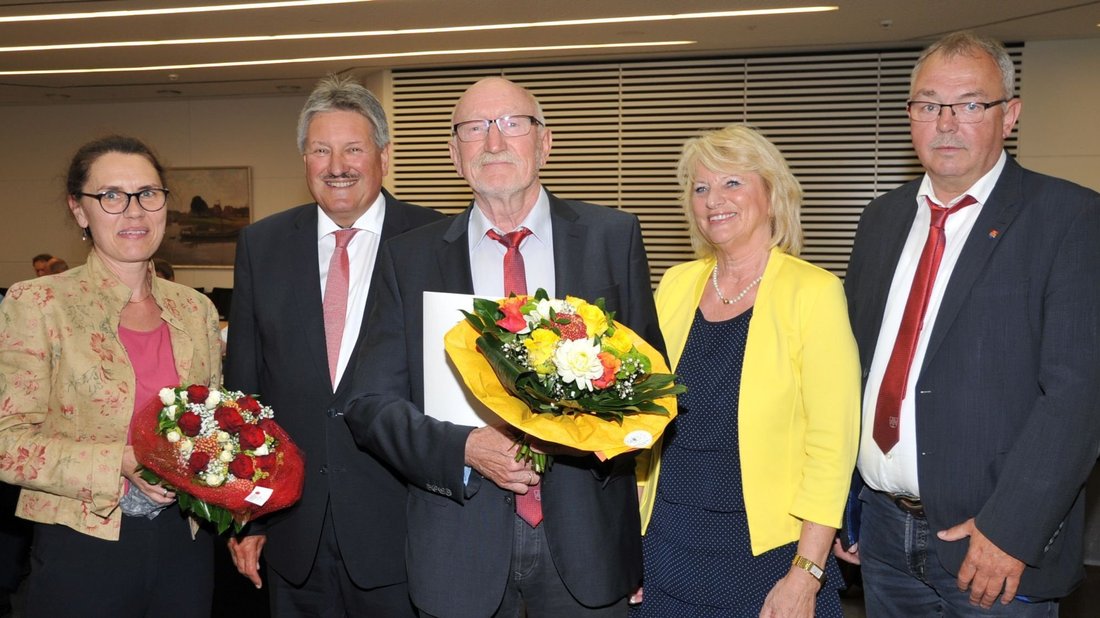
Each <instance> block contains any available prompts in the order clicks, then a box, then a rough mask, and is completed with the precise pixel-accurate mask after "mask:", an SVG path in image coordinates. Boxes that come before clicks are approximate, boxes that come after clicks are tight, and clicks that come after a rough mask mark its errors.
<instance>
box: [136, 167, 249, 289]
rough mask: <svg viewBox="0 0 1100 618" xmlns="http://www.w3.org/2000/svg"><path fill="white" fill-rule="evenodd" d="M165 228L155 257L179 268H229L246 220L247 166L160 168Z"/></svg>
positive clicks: (247, 196) (247, 221) (247, 213)
mask: <svg viewBox="0 0 1100 618" xmlns="http://www.w3.org/2000/svg"><path fill="white" fill-rule="evenodd" d="M165 185H166V186H167V187H168V191H169V197H168V226H167V230H166V231H165V234H164V241H163V242H162V243H161V245H160V250H158V251H157V255H156V257H159V258H164V259H166V260H168V261H169V262H171V263H172V265H173V266H177V267H180V266H182V267H185V268H232V267H233V259H234V254H235V253H236V250H237V235H238V234H240V231H241V229H243V228H244V227H245V226H246V225H248V224H249V223H251V221H252V170H251V168H249V167H176V168H169V169H167V170H165Z"/></svg>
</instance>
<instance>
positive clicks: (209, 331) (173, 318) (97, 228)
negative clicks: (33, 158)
mask: <svg viewBox="0 0 1100 618" xmlns="http://www.w3.org/2000/svg"><path fill="white" fill-rule="evenodd" d="M163 178H164V176H163V169H162V167H161V165H160V164H159V163H158V162H157V159H156V157H155V156H154V155H153V153H152V152H151V151H150V150H149V148H148V147H147V146H145V145H144V144H143V143H141V142H140V141H138V140H135V139H132V138H127V137H120V136H112V137H107V138H102V139H99V140H96V141H93V142H90V143H88V144H85V145H84V146H83V147H82V148H81V149H80V150H79V151H78V152H77V153H76V155H75V156H74V158H73V161H72V164H71V166H70V168H69V174H68V182H67V187H66V190H67V193H68V206H69V209H70V210H71V211H72V214H73V216H74V218H75V219H76V221H77V223H78V224H79V225H80V227H81V228H82V229H83V232H84V237H85V238H86V239H89V238H90V239H91V244H92V249H91V252H90V254H89V255H88V261H87V263H86V264H85V265H83V266H80V267H77V268H73V269H71V270H69V271H68V272H65V273H62V274H58V275H54V276H49V277H43V278H39V279H34V280H31V281H24V282H22V283H18V284H16V285H14V286H12V288H11V289H10V290H9V292H8V296H7V298H5V299H4V302H3V304H0V480H2V481H5V482H8V483H12V484H14V485H18V486H20V487H22V492H21V495H20V498H19V504H18V507H17V509H16V515H18V516H19V517H22V518H25V519H28V520H31V521H33V522H35V526H34V541H33V545H32V551H31V574H30V579H29V582H28V592H27V599H26V612H25V615H27V616H32V617H33V616H51V617H57V616H78V615H79V616H207V615H209V613H210V608H211V598H212V594H213V575H212V563H213V538H212V536H211V535H210V534H209V533H208V532H206V531H203V530H197V529H196V527H195V526H193V525H192V524H191V522H190V521H189V520H188V519H187V518H186V517H184V516H183V515H182V514H181V513H180V511H179V509H178V508H177V507H176V506H175V504H174V501H175V495H174V494H173V493H172V492H171V491H169V490H168V489H166V488H164V487H160V486H154V485H150V484H149V483H147V482H145V481H144V480H142V479H141V477H140V476H139V475H138V473H137V471H138V464H137V461H136V459H135V458H134V453H133V448H132V447H130V446H129V439H128V435H129V428H130V418H131V416H132V415H133V413H134V411H135V409H138V408H139V407H142V406H145V405H147V404H148V403H149V402H150V400H152V399H153V398H154V397H156V393H157V392H158V390H159V389H161V388H162V387H165V386H175V385H178V384H180V383H183V384H191V383H198V384H205V385H217V384H220V382H221V353H220V344H219V341H218V335H217V329H218V317H217V312H216V311H215V309H214V307H213V305H212V304H211V303H210V301H209V300H208V299H206V298H205V297H204V296H202V295H201V294H199V293H198V292H196V291H195V290H193V289H190V288H187V287H185V286H182V285H178V284H175V283H172V282H169V281H165V280H163V279H159V278H157V277H156V276H154V270H153V265H152V262H151V261H150V260H151V258H152V256H153V253H154V252H155V251H156V250H157V248H158V247H159V246H160V242H161V240H162V239H163V237H164V233H165V224H166V221H167V196H168V191H167V189H166V188H165V185H164V179H163Z"/></svg>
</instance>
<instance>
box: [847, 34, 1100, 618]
mask: <svg viewBox="0 0 1100 618" xmlns="http://www.w3.org/2000/svg"><path fill="white" fill-rule="evenodd" d="M1013 78H1014V68H1013V64H1012V60H1011V59H1010V58H1009V56H1008V54H1007V53H1006V52H1005V50H1004V48H1003V47H1002V46H1001V45H1000V43H998V42H997V41H994V40H992V39H988V38H986V37H982V36H979V35H976V34H974V33H970V32H963V33H955V34H952V35H948V36H946V37H944V38H943V39H941V40H940V41H938V42H937V43H935V44H934V45H932V46H931V47H930V48H928V49H927V50H926V51H925V52H924V54H923V55H922V56H921V57H920V59H919V60H918V62H917V65H916V68H915V69H914V71H913V76H912V84H911V88H910V101H909V102H908V113H909V118H910V129H911V134H912V140H913V146H914V148H915V149H916V152H917V156H918V157H919V158H920V161H921V163H922V164H923V165H924V168H925V171H926V174H925V175H924V177H923V178H920V179H917V180H914V181H912V182H910V183H908V184H905V185H902V186H901V187H899V188H897V189H895V190H893V191H891V192H889V193H887V194H886V195H884V196H882V197H880V198H878V199H876V200H875V201H873V202H872V203H871V204H870V205H869V206H868V207H867V209H866V210H865V211H864V214H863V218H862V219H861V221H860V224H859V230H858V232H857V234H856V241H855V246H854V247H853V250H852V259H851V264H850V266H849V269H848V275H847V279H846V281H845V287H846V289H847V293H848V304H849V312H850V316H851V321H852V329H853V332H854V333H855V336H856V340H857V342H858V344H859V348H860V356H861V359H862V362H863V372H864V389H865V390H864V400H863V404H864V406H863V433H862V439H861V443H860V454H859V471H860V474H861V476H862V477H863V480H864V481H865V482H866V484H867V487H866V488H865V489H864V490H863V492H862V493H861V495H860V499H861V501H862V507H863V517H862V530H861V537H860V540H859V543H858V546H857V548H854V549H853V550H852V551H851V552H846V551H842V550H838V552H837V554H838V555H839V556H840V557H842V558H845V557H846V558H849V559H855V558H857V557H858V559H860V560H862V565H863V578H864V589H865V593H866V594H865V598H866V602H867V613H868V615H872V616H943V615H948V616H971V615H973V616H987V615H993V614H990V613H989V612H988V611H987V610H988V608H990V607H992V606H993V605H994V604H995V603H996V604H998V608H997V609H996V610H994V611H996V612H997V613H996V614H995V615H998V616H1048V615H1056V613H1057V604H1056V603H1057V599H1059V598H1061V597H1063V596H1065V595H1066V594H1068V593H1069V592H1070V591H1071V590H1072V589H1073V588H1074V587H1075V586H1076V585H1077V584H1078V583H1080V581H1081V580H1082V578H1083V576H1084V571H1083V567H1082V544H1083V543H1082V541H1083V538H1082V535H1083V529H1084V506H1085V504H1084V494H1083V486H1084V483H1085V480H1086V478H1087V477H1088V475H1089V471H1090V470H1091V469H1092V466H1093V463H1094V462H1095V460H1096V456H1097V449H1098V446H1100V277H1098V276H1097V273H1098V272H1100V195H1097V193H1096V192H1095V191H1091V190H1089V189H1086V188H1083V187H1080V186H1077V185H1074V184H1072V183H1069V182H1066V181H1064V180H1060V179H1057V178H1052V177H1050V176H1045V175H1042V174H1037V173H1034V172H1031V171H1029V170H1026V169H1024V168H1022V167H1021V166H1020V165H1019V164H1018V163H1016V161H1015V160H1014V159H1012V157H1009V156H1008V155H1007V154H1006V153H1005V151H1004V140H1005V138H1006V137H1008V136H1009V135H1010V134H1011V132H1012V130H1013V128H1014V126H1015V124H1016V120H1017V118H1018V117H1019V114H1020V110H1021V102H1020V100H1019V99H1017V98H1015V96H1014V91H1013Z"/></svg>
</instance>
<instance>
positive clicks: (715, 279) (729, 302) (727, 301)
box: [710, 265, 764, 305]
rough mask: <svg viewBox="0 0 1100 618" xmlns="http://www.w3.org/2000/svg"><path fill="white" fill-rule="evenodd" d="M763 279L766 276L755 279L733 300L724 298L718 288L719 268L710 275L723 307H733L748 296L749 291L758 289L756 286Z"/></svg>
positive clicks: (715, 267) (715, 268) (716, 267)
mask: <svg viewBox="0 0 1100 618" xmlns="http://www.w3.org/2000/svg"><path fill="white" fill-rule="evenodd" d="M763 278H764V275H760V276H759V277H757V278H755V279H753V280H752V283H750V284H748V285H747V286H745V289H743V290H741V293H740V294H738V295H737V296H734V297H733V298H726V297H725V296H722V290H721V289H720V288H719V287H718V266H717V265H715V266H714V270H713V271H712V272H711V273H710V282H711V283H712V284H714V291H715V292H717V293H718V300H720V301H722V304H723V305H732V304H735V303H737V302H738V301H740V300H741V299H742V298H744V297H745V294H748V293H749V290H751V289H753V288H754V287H756V284H758V283H760V281H761V280H762V279H763Z"/></svg>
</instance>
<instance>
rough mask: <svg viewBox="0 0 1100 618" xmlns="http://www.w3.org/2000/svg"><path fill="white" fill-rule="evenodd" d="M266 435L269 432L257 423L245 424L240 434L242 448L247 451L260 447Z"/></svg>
mask: <svg viewBox="0 0 1100 618" xmlns="http://www.w3.org/2000/svg"><path fill="white" fill-rule="evenodd" d="M266 436H267V434H265V433H264V430H263V429H260V428H259V427H257V426H255V425H245V426H244V427H241V431H240V433H239V434H238V437H239V438H240V441H241V448H242V449H244V450H246V451H251V450H252V449H256V448H260V445H262V444H263V443H264V438H265V437H266Z"/></svg>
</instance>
